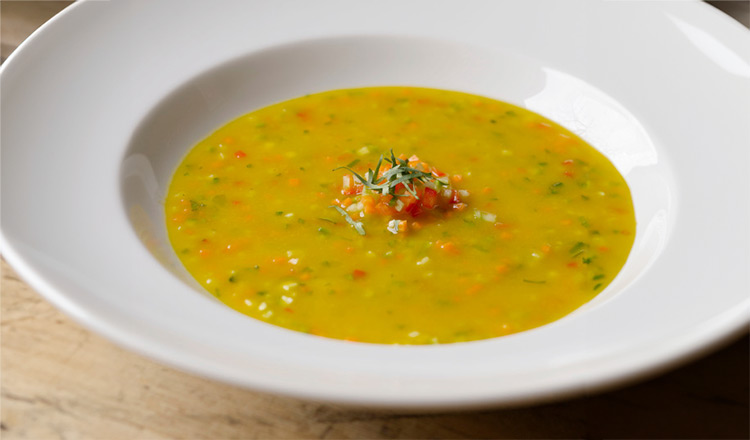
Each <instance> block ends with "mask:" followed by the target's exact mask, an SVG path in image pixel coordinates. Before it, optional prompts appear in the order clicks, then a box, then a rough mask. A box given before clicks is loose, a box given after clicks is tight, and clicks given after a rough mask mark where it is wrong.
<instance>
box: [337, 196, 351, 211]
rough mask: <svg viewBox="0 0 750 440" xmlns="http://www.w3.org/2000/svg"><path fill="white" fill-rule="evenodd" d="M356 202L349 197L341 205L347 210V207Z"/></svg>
mask: <svg viewBox="0 0 750 440" xmlns="http://www.w3.org/2000/svg"><path fill="white" fill-rule="evenodd" d="M353 202H354V200H352V198H351V197H347V198H345V199H344V200H342V201H341V203H340V204H339V205H341V207H342V208H346V207H347V206H349V205H351V204H352V203H353Z"/></svg>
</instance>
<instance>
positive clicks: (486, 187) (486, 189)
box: [482, 186, 492, 194]
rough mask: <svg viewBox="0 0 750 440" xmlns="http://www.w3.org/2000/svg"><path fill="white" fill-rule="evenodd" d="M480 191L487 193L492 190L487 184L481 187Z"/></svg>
mask: <svg viewBox="0 0 750 440" xmlns="http://www.w3.org/2000/svg"><path fill="white" fill-rule="evenodd" d="M482 192H483V193H485V194H489V193H491V192H492V188H490V187H489V186H485V187H484V188H482Z"/></svg>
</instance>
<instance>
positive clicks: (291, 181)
mask: <svg viewBox="0 0 750 440" xmlns="http://www.w3.org/2000/svg"><path fill="white" fill-rule="evenodd" d="M289 186H299V179H297V178H292V179H289Z"/></svg>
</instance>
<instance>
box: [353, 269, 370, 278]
mask: <svg viewBox="0 0 750 440" xmlns="http://www.w3.org/2000/svg"><path fill="white" fill-rule="evenodd" d="M365 275H367V272H365V271H364V270H359V269H354V272H352V277H353V278H354V279H355V280H358V279H360V278H364V276H365Z"/></svg>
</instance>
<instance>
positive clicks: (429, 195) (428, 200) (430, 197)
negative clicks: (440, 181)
mask: <svg viewBox="0 0 750 440" xmlns="http://www.w3.org/2000/svg"><path fill="white" fill-rule="evenodd" d="M437 201H438V193H437V191H435V190H434V189H432V188H425V189H424V194H422V206H424V208H425V209H435V206H437Z"/></svg>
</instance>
